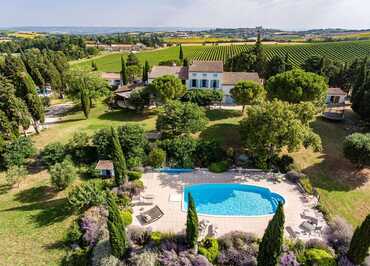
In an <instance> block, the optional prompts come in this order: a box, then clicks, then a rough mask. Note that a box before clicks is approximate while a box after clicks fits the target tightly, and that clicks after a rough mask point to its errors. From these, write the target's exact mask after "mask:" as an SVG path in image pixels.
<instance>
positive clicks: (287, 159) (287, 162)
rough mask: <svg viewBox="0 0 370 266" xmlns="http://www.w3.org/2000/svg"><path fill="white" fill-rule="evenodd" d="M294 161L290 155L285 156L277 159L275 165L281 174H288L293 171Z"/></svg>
mask: <svg viewBox="0 0 370 266" xmlns="http://www.w3.org/2000/svg"><path fill="white" fill-rule="evenodd" d="M293 163H294V160H293V158H292V157H291V156H289V155H283V156H281V157H277V158H275V160H274V161H273V164H274V165H275V166H276V167H277V168H278V169H279V171H280V172H281V173H287V172H288V171H290V170H291V168H292V165H293Z"/></svg>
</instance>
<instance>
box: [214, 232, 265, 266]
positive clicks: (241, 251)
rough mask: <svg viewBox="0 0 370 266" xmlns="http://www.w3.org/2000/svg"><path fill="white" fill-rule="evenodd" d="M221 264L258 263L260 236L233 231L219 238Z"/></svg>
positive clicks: (219, 260)
mask: <svg viewBox="0 0 370 266" xmlns="http://www.w3.org/2000/svg"><path fill="white" fill-rule="evenodd" d="M219 246H220V255H219V257H218V260H217V262H218V264H220V265H251V266H254V265H257V259H256V257H257V254H258V238H257V237H256V236H255V235H253V234H250V233H244V232H238V231H235V232H231V233H228V234H226V235H224V236H223V237H221V238H219Z"/></svg>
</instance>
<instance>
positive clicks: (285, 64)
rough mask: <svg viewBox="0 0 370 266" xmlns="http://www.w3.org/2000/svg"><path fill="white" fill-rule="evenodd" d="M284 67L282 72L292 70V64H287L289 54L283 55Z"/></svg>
mask: <svg viewBox="0 0 370 266" xmlns="http://www.w3.org/2000/svg"><path fill="white" fill-rule="evenodd" d="M284 67H285V70H284V71H289V70H292V68H293V66H292V64H291V63H290V62H289V53H286V54H285V60H284Z"/></svg>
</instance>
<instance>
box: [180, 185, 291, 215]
mask: <svg viewBox="0 0 370 266" xmlns="http://www.w3.org/2000/svg"><path fill="white" fill-rule="evenodd" d="M189 192H190V193H191V195H192V196H193V198H194V200H195V205H196V208H197V212H198V214H204V215H212V216H264V215H271V214H274V213H275V211H276V208H277V206H278V204H279V202H283V203H285V200H284V198H283V197H282V196H280V195H279V194H277V193H274V192H271V191H270V190H269V189H268V188H265V187H259V186H252V185H243V184H197V185H189V186H185V187H184V201H183V210H186V209H187V206H188V193H189Z"/></svg>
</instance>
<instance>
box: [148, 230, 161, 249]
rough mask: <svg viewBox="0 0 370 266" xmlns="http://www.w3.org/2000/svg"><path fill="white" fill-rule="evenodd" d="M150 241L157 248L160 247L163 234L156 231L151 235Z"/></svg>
mask: <svg viewBox="0 0 370 266" xmlns="http://www.w3.org/2000/svg"><path fill="white" fill-rule="evenodd" d="M150 239H151V240H152V241H153V242H154V244H155V245H156V246H159V245H160V244H161V241H162V233H161V232H158V231H154V232H152V233H151V234H150Z"/></svg>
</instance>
